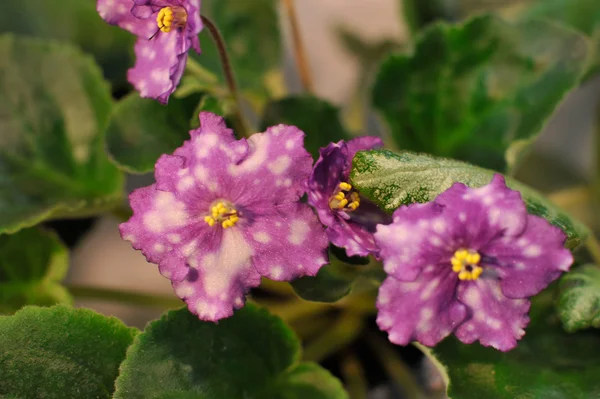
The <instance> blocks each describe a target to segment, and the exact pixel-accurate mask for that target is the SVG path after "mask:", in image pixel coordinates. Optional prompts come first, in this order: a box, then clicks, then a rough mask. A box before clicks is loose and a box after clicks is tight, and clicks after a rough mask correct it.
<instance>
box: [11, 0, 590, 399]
mask: <svg viewBox="0 0 600 399" xmlns="http://www.w3.org/2000/svg"><path fill="white" fill-rule="evenodd" d="M239 1H240V2H244V1H251V0H239ZM252 1H254V0H252ZM551 1H553V0H540V1H537V2H536V1H533V0H532V1H527V0H522V1H519V0H513V1H511V0H487V1H486V0H444V1H442V0H438V1H435V0H422V3H423V5H422V6H420V7H421V8H420V9H419V10H418V13H417V14H418V18H419V21H420V23H421V24H422V25H426V24H428V23H431V22H434V21H436V20H439V19H444V20H448V21H459V20H461V19H463V18H465V17H467V16H468V15H470V14H472V13H476V12H482V11H493V12H497V13H500V14H501V15H503V16H505V17H506V18H509V19H510V18H516V17H518V15H519V14H520V13H521V12H523V10H524V9H527V8H529V7H533V6H535V5H536V4H538V3H543V2H551ZM595 1H597V0H595ZM2 3H3V10H4V11H3V13H2V14H1V15H0V31H2V32H13V33H18V34H24V35H32V36H39V37H45V38H55V39H57V40H60V41H66V42H70V43H72V44H75V45H76V46H79V47H81V48H82V49H83V50H84V51H86V52H89V53H91V54H93V55H94V56H95V57H96V59H97V60H98V61H99V63H100V64H101V66H102V67H103V71H104V74H105V77H106V78H107V79H108V80H109V81H110V82H111V84H112V91H113V95H114V97H115V98H121V97H123V96H124V95H125V94H127V93H128V92H129V91H130V90H131V88H130V87H129V85H128V83H127V81H126V70H127V69H128V68H129V67H130V66H131V65H132V63H133V58H132V52H131V47H132V44H133V37H132V36H131V35H129V34H128V33H126V32H123V31H121V30H119V29H117V28H113V27H109V26H107V25H106V24H105V23H104V21H102V20H101V19H100V17H99V16H98V15H97V13H96V12H95V1H94V0H51V1H48V0H2ZM295 3H296V9H297V14H298V19H299V27H300V32H301V35H302V39H303V42H304V45H305V48H306V52H307V56H308V60H309V67H310V72H311V73H312V76H313V79H314V90H315V94H316V95H317V96H318V97H321V98H324V99H327V100H329V101H330V102H331V103H333V104H335V105H337V106H339V107H341V109H342V114H343V116H344V122H345V123H346V124H347V125H348V126H351V127H358V129H359V130H361V132H362V133H368V134H372V135H382V134H384V132H383V131H382V127H381V124H380V123H379V122H378V120H377V118H376V117H375V115H374V113H373V112H372V111H371V110H369V109H368V108H367V109H366V110H365V107H364V102H365V101H366V100H365V97H366V96H367V95H366V93H367V92H368V90H369V88H370V85H371V79H372V76H373V73H374V72H375V71H376V70H377V65H378V63H379V61H380V60H381V58H382V57H383V56H384V55H385V54H387V53H388V52H389V51H392V50H401V49H405V50H409V49H410V46H411V43H412V42H411V40H412V37H411V33H410V32H411V27H410V24H407V22H406V21H407V19H406V18H405V16H406V15H408V14H410V13H411V12H412V11H411V10H405V9H404V8H403V7H404V4H403V2H402V1H400V0H369V1H364V0H325V1H324V0H296V2H295ZM592 3H593V1H592ZM579 12H580V13H581V18H584V17H586V18H587V17H588V15H586V13H588V11H586V10H585V9H581V10H579ZM597 12H598V11H596V13H597ZM279 13H280V16H282V18H280V24H281V37H282V40H283V51H282V54H281V55H280V56H281V62H282V63H283V65H284V68H283V73H282V74H280V75H277V74H275V76H274V77H273V82H272V84H271V90H272V93H275V94H277V93H278V92H280V93H283V91H284V90H285V89H283V87H287V92H288V93H299V92H301V90H302V88H301V84H300V80H299V78H298V74H297V71H296V64H295V62H294V53H293V51H292V46H291V42H292V41H291V36H290V27H289V24H288V22H287V21H288V20H287V18H284V17H283V15H282V14H283V10H281V9H279ZM413 15H414V14H413ZM595 20H597V21H600V18H596V19H595ZM590 29H595V32H600V26H595V27H591V28H590ZM229 45H230V46H235V43H230V44H229ZM196 59H197V61H198V62H199V63H200V64H202V62H203V59H202V56H200V57H197V58H196ZM599 96H600V77H596V78H592V79H589V80H588V81H587V82H586V83H585V84H584V85H582V86H581V87H580V88H579V89H577V90H576V91H574V92H572V93H571V94H570V95H569V96H568V98H567V99H566V101H564V102H563V103H562V105H561V106H560V107H559V109H558V110H557V112H555V114H554V115H553V117H552V118H551V120H550V121H549V123H548V124H547V125H546V127H545V129H544V132H543V134H542V135H541V136H540V138H539V140H538V141H537V143H536V144H535V146H534V149H533V150H532V152H531V153H530V154H529V155H528V157H527V159H526V160H525V161H524V162H523V164H522V165H521V167H520V169H519V171H518V173H517V177H518V178H520V179H521V180H523V181H524V182H526V183H527V182H533V181H535V182H536V187H537V188H540V189H542V190H543V191H544V192H546V193H548V194H550V195H551V198H552V199H553V200H554V201H555V202H556V203H558V204H559V205H561V206H563V207H564V208H566V209H567V210H568V211H569V212H571V213H572V214H574V215H575V216H577V217H579V218H581V219H583V220H587V221H590V220H592V221H593V224H595V225H596V226H597V223H598V221H597V220H596V217H597V213H595V212H594V205H593V198H592V194H591V193H590V192H589V190H585V189H581V188H580V186H582V185H584V184H586V183H587V182H590V181H592V179H593V178H594V176H596V170H597V169H598V167H597V166H596V163H595V162H596V160H595V156H596V153H597V152H598V146H599V144H598V143H597V142H596V134H595V133H596V131H595V129H596V124H597V119H598V116H599V114H598V110H599V104H598V99H599ZM0 134H2V132H0ZM151 182H152V176H151V175H135V176H133V175H132V176H129V177H128V182H127V186H128V190H132V189H134V188H135V187H140V186H144V185H148V184H150V183H151ZM119 222H120V220H119V219H118V217H116V216H114V215H107V216H103V217H99V218H91V219H82V220H61V221H56V222H50V223H47V225H48V226H49V227H51V228H53V229H56V230H57V231H58V232H59V234H60V236H61V238H62V239H63V240H64V241H65V243H66V244H67V245H69V246H70V247H71V248H72V253H71V268H70V270H69V274H68V277H67V285H69V286H72V287H75V289H76V288H77V287H93V288H98V291H97V292H96V294H95V295H92V297H89V298H78V299H77V301H76V305H77V306H85V307H90V308H93V309H95V310H97V311H99V312H101V313H104V314H107V315H114V316H117V317H118V318H120V319H122V320H123V321H124V322H125V323H127V324H129V325H132V326H137V327H139V328H143V327H144V325H145V324H146V322H148V321H149V320H152V319H154V318H157V317H158V316H159V315H160V314H161V313H162V312H163V311H164V309H165V307H169V306H171V307H178V306H179V305H178V302H177V299H176V298H175V296H174V294H173V293H172V288H171V285H170V282H169V281H168V280H167V279H164V278H163V277H161V276H160V274H159V273H158V272H157V268H156V266H155V265H152V264H148V263H147V262H146V261H145V258H144V257H143V256H142V254H141V253H140V252H137V251H134V250H133V249H132V248H131V246H130V245H129V243H127V242H124V241H122V240H121V238H120V236H119V233H118V230H117V225H118V223H119ZM103 290H118V291H133V292H136V293H140V294H158V295H159V296H161V297H163V298H164V301H162V302H160V303H158V302H154V301H153V300H152V299H150V298H148V299H147V300H146V301H145V302H144V300H143V295H141V296H138V297H136V298H134V299H132V303H129V304H126V303H116V302H114V301H111V300H110V299H108V298H107V296H106V295H105V294H104V293H105V291H103ZM266 291H268V292H267V293H266V294H264V293H263V294H264V295H263V294H258V296H257V298H258V299H257V300H258V301H259V302H260V300H264V301H265V302H268V303H271V304H273V307H274V309H275V311H276V312H279V313H280V315H282V316H283V317H284V318H286V319H287V320H293V321H294V322H295V324H293V325H294V327H295V328H296V329H297V331H298V332H299V334H300V335H301V336H302V338H303V339H307V340H311V345H310V346H309V347H308V348H307V351H306V354H305V356H306V357H307V358H310V359H312V360H317V361H321V362H323V364H324V365H325V366H327V367H329V368H330V369H331V370H332V371H333V372H334V373H335V374H337V375H339V376H342V378H344V377H345V380H346V382H347V381H348V380H350V381H355V382H356V383H357V384H366V387H367V388H364V389H368V390H369V398H374V399H375V398H380V399H384V398H401V397H408V398H412V397H416V396H414V395H417V394H418V393H415V392H417V391H418V390H419V389H425V390H427V391H428V392H429V394H430V397H444V395H443V394H442V392H443V382H442V381H441V379H440V377H439V376H438V375H437V374H436V373H435V371H434V368H433V366H431V365H430V364H429V363H428V362H427V361H423V358H422V356H421V355H420V352H419V351H418V350H417V349H416V348H413V347H408V348H395V351H396V352H397V353H395V354H394V353H390V351H389V346H388V345H387V344H386V339H385V336H384V335H383V334H380V333H379V332H378V330H377V328H376V326H375V324H374V322H373V320H374V318H373V314H371V313H369V311H368V310H367V311H366V312H365V313H362V314H361V316H360V317H358V316H353V315H352V313H348V314H346V313H343V312H342V316H340V317H338V316H337V315H339V314H340V308H341V307H343V305H322V304H314V306H312V305H309V306H306V305H302V306H296V307H294V306H293V305H292V306H288V307H283V306H281V307H278V304H281V303H284V302H286V301H290V303H291V302H294V301H297V300H296V299H295V297H294V294H293V292H292V291H291V289H290V288H289V286H288V285H283V284H281V285H279V284H269V285H268V286H267V287H266ZM359 291H360V289H359ZM88 292H89V290H88ZM365 292H366V293H367V294H365V295H367V296H368V295H370V294H368V293H369V291H368V290H365ZM261 295H263V296H261ZM140 298H142V300H140ZM372 298H373V297H372V295H371V300H372ZM365 302H367V300H365ZM365 306H367V307H368V306H371V307H372V303H370V304H367V305H365ZM294 312H295V313H294ZM331 314H335V315H336V316H335V317H336V318H335V321H336V323H335V324H328V320H327V319H328V318H329V319H330V315H331ZM315 315H320V317H313V316H315ZM365 315H366V316H365ZM307 323H308V324H307ZM357 326H360V327H357ZM324 328H325V329H328V330H329V334H328V335H327V336H325V337H324V338H323V337H317V340H316V341H315V339H314V338H315V334H316V331H317V330H319V329H324ZM318 339H321V340H322V341H318ZM332 340H335V341H336V342H338V344H337V345H334V346H331V345H329V346H328V345H326V344H327V343H330V342H331V341H332ZM323 348H326V349H323ZM348 348H350V349H348ZM392 352H393V351H392ZM360 364H363V365H366V366H363V367H361V366H360ZM390 381H395V383H391V382H390ZM398 383H399V384H398ZM419 387H420V388H419ZM423 387H424V388H423ZM359 388H360V387H359Z"/></svg>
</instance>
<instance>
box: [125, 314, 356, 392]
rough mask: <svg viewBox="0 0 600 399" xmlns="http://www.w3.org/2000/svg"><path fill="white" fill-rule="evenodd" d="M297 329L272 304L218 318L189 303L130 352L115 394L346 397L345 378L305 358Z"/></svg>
mask: <svg viewBox="0 0 600 399" xmlns="http://www.w3.org/2000/svg"><path fill="white" fill-rule="evenodd" d="M299 350H300V345H299V342H298V340H297V338H296V337H295V336H294V334H293V332H292V331H291V330H290V329H289V328H288V327H287V326H286V325H285V324H284V323H283V322H282V321H281V320H280V319H278V318H276V317H274V316H271V315H270V314H269V313H268V312H267V311H266V310H263V309H259V308H257V307H255V306H253V305H246V306H245V307H244V308H243V309H241V310H239V311H237V312H236V313H235V315H234V316H233V317H230V318H228V319H224V320H220V321H219V323H218V324H215V323H211V322H203V321H201V320H199V319H198V317H197V316H195V315H193V314H192V313H190V312H189V311H188V310H187V309H181V310H176V311H171V312H168V313H167V314H165V315H164V316H163V317H162V318H161V319H160V320H158V321H155V322H152V323H150V325H149V326H148V327H147V328H146V330H145V331H144V333H142V334H140V335H139V336H138V337H137V338H136V339H135V342H134V344H133V345H132V346H131V347H130V349H129V351H128V352H127V358H126V360H125V362H123V365H122V367H121V375H120V376H119V378H118V379H117V382H116V387H117V388H116V392H115V399H120V398H126V399H136V398H140V399H141V398H144V399H145V398H151V397H152V398H197V399H213V398H214V399H223V398H231V399H237V398H239V399H242V398H243V399H253V398H256V399H300V398H311V399H345V398H347V397H348V396H347V395H346V393H345V392H344V390H343V389H342V387H341V384H340V383H339V381H337V380H336V379H335V378H334V377H333V376H331V375H330V374H329V373H328V372H327V371H325V370H324V369H322V368H320V367H319V366H318V365H316V364H311V363H298V361H299V358H300V353H299Z"/></svg>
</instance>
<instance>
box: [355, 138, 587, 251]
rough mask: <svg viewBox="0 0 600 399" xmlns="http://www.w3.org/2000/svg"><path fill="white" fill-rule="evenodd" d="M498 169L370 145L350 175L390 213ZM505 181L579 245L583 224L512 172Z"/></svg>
mask: <svg viewBox="0 0 600 399" xmlns="http://www.w3.org/2000/svg"><path fill="white" fill-rule="evenodd" d="M494 173H495V172H494V171H491V170H488V169H483V168H480V167H478V166H474V165H470V164H467V163H465V162H460V161H455V160H451V159H445V158H437V157H432V156H429V155H425V154H414V153H410V152H401V153H399V154H395V153H393V152H391V151H387V150H371V151H360V152H358V153H357V154H356V156H355V157H354V160H353V162H352V171H351V172H350V181H351V183H352V185H353V186H355V187H356V188H357V189H358V190H359V191H360V192H361V194H362V195H364V196H365V197H367V198H368V199H370V200H371V201H373V202H374V203H375V204H377V205H378V206H379V207H381V208H382V209H383V210H385V211H386V212H389V213H391V212H393V211H394V210H395V209H396V208H398V207H399V206H401V205H406V204H411V203H414V202H428V201H432V200H433V199H435V197H436V196H438V195H439V194H440V193H442V192H443V191H445V190H447V189H448V188H450V186H451V185H452V184H453V183H455V182H461V183H464V184H466V185H467V186H469V187H481V186H484V185H486V184H488V183H489V182H490V181H491V180H492V177H493V175H494ZM506 183H507V184H508V186H509V187H510V188H512V189H513V190H517V191H520V192H521V195H522V197H523V200H524V201H525V203H526V205H527V210H528V211H529V213H531V214H534V215H538V216H541V217H543V218H544V219H546V220H548V221H549V222H550V223H552V224H553V225H555V226H558V227H560V228H561V229H562V230H563V231H564V232H565V234H566V235H567V243H566V246H567V247H568V248H575V247H577V246H578V245H579V244H581V243H582V241H583V240H584V239H585V237H587V235H588V231H587V228H586V227H585V226H583V225H582V224H580V223H578V222H577V221H575V220H574V219H572V218H571V217H570V216H569V215H567V214H566V213H565V212H564V211H562V210H560V209H559V208H557V207H556V206H554V205H553V204H552V203H550V201H548V200H547V199H546V198H545V197H544V196H543V195H542V194H540V193H538V192H537V191H535V190H533V189H532V188H530V187H528V186H526V185H524V184H522V183H519V182H517V181H516V180H513V179H511V178H508V177H507V178H506Z"/></svg>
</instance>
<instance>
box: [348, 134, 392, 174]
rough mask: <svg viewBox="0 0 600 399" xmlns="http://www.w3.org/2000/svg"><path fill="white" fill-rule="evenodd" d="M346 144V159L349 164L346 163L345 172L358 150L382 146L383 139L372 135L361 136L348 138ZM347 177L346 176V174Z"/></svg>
mask: <svg viewBox="0 0 600 399" xmlns="http://www.w3.org/2000/svg"><path fill="white" fill-rule="evenodd" d="M346 144H347V146H348V161H349V162H350V165H348V170H347V171H346V172H347V173H349V172H350V170H349V169H350V166H352V159H353V158H354V156H355V155H356V153H357V152H358V151H363V150H372V149H375V148H380V147H383V141H381V139H380V138H379V137H374V136H361V137H357V138H355V139H352V140H349V141H348V142H347V143H346ZM346 177H347V176H346Z"/></svg>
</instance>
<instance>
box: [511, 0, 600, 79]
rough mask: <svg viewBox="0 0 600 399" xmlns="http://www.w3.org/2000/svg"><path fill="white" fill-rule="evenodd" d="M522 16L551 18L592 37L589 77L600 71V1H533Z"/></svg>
mask: <svg viewBox="0 0 600 399" xmlns="http://www.w3.org/2000/svg"><path fill="white" fill-rule="evenodd" d="M522 18H523V19H525V18H550V19H552V20H554V21H557V22H560V23H562V24H564V25H566V26H570V27H572V28H573V29H577V30H579V31H581V32H583V33H585V34H586V35H588V36H589V37H590V38H591V39H592V45H593V48H594V56H593V58H592V62H591V63H590V65H588V68H587V74H586V76H587V77H588V78H590V77H592V76H594V75H595V74H597V73H598V72H600V3H598V1H597V0H544V1H539V2H533V3H532V6H531V7H528V8H526V11H525V12H524V13H523V15H522Z"/></svg>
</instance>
